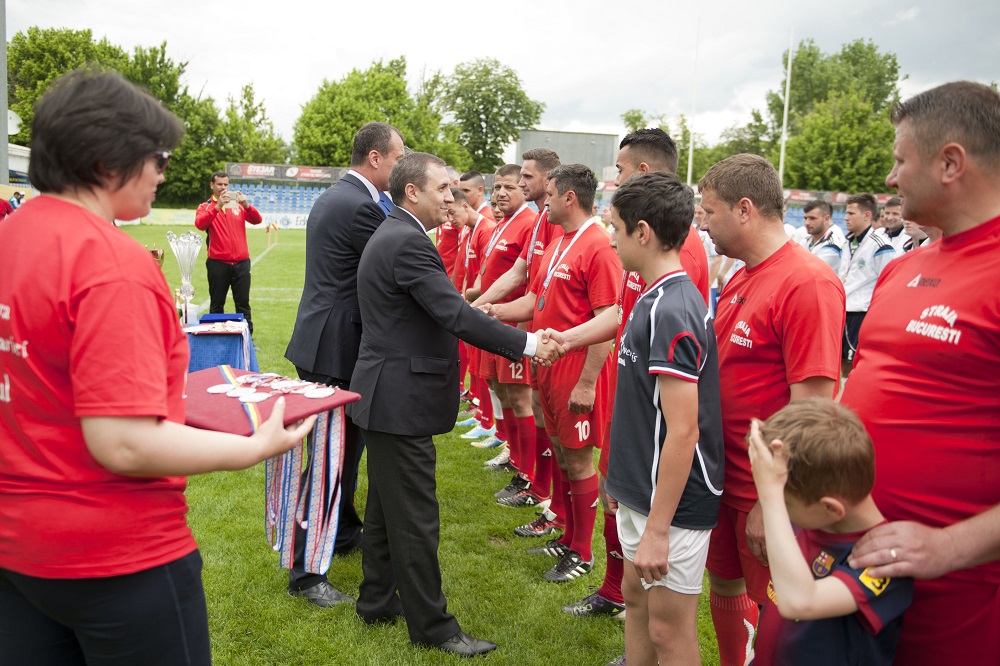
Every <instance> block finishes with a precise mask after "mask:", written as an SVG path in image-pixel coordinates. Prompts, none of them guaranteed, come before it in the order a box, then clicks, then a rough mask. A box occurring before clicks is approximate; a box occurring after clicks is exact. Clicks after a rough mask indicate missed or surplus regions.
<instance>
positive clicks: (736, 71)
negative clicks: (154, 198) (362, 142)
mask: <svg viewBox="0 0 1000 666" xmlns="http://www.w3.org/2000/svg"><path fill="white" fill-rule="evenodd" d="M366 8H368V9H372V10H375V9H377V14H375V13H366V11H365V9H366ZM6 9H7V21H6V31H7V38H8V40H9V39H10V37H11V36H13V35H14V34H16V33H17V32H20V31H24V30H26V29H27V28H28V27H30V26H40V27H58V28H73V29H86V28H89V29H90V30H92V31H93V33H94V36H95V39H100V38H101V37H107V38H108V40H109V41H111V42H112V43H114V44H117V45H119V46H122V47H124V48H125V49H126V50H129V51H131V49H132V48H133V47H134V46H136V45H142V46H152V45H156V44H159V43H160V42H162V41H164V40H165V41H166V42H167V54H168V56H169V57H171V58H172V59H174V60H175V61H178V62H181V61H186V62H187V63H188V67H187V73H186V74H185V78H184V80H183V83H185V84H186V85H187V86H188V87H189V89H190V91H191V92H192V93H193V94H197V93H198V91H201V90H203V91H204V93H205V94H207V95H210V96H212V97H214V98H215V100H216V102H217V105H218V106H219V107H220V108H223V107H224V106H225V104H226V99H227V97H229V96H238V95H239V91H240V88H241V87H242V86H243V85H244V84H246V83H248V82H250V83H253V86H254V89H255V91H256V93H257V95H258V98H259V99H260V98H263V100H264V102H265V104H266V108H267V112H268V114H269V116H270V117H271V119H272V120H273V121H274V124H275V128H276V129H277V130H278V132H279V133H280V134H281V135H282V137H283V138H284V139H285V140H286V141H291V139H292V126H293V124H294V122H295V120H296V118H297V117H298V115H299V113H300V111H301V107H302V105H303V104H304V103H305V102H307V101H308V100H309V99H310V98H311V97H312V96H313V95H314V94H315V92H316V90H317V88H318V87H319V85H320V84H321V83H322V81H323V79H331V80H336V79H339V78H341V77H342V76H344V74H346V73H347V72H349V71H350V70H352V69H355V68H358V69H365V68H367V67H368V66H369V65H370V64H371V63H372V61H374V60H379V59H383V60H386V61H388V60H389V59H392V58H395V57H398V56H400V55H404V56H406V61H407V66H408V75H409V79H410V81H409V83H410V86H411V89H413V88H414V87H415V85H416V83H417V82H418V81H419V79H420V77H421V74H422V73H424V72H427V73H432V72H435V71H439V70H440V71H442V72H444V73H450V72H451V71H452V70H453V69H454V67H455V65H457V64H459V63H461V62H464V61H468V60H472V59H475V58H480V57H493V58H496V59H498V60H500V61H501V62H503V63H505V64H506V65H509V66H510V67H512V68H513V69H514V70H516V71H517V73H518V75H519V76H520V78H521V82H522V85H523V87H524V89H525V91H526V92H527V93H528V95H529V96H531V97H532V98H533V99H536V100H539V101H541V102H543V103H544V104H545V112H544V113H543V115H542V120H541V123H540V124H539V129H546V130H566V131H590V132H604V133H610V134H622V133H624V126H623V125H622V122H621V118H620V115H621V113H622V112H623V111H625V110H627V109H630V108H640V109H643V110H647V111H653V112H656V113H665V114H667V115H668V116H673V115H676V114H680V113H684V114H685V115H687V116H688V117H693V119H694V122H693V126H694V131H695V132H697V133H699V134H702V135H703V136H704V137H705V138H706V139H707V140H708V141H709V142H714V141H715V140H717V139H718V136H719V133H720V132H721V131H722V130H723V129H725V128H726V127H728V126H730V125H732V124H733V123H744V122H746V121H747V120H749V117H750V110H751V109H753V108H763V106H764V95H765V93H766V92H767V91H768V90H770V89H775V88H777V87H778V86H779V85H782V81H783V78H784V72H783V68H782V65H781V54H782V52H783V51H784V50H785V49H787V48H788V43H789V36H790V31H794V37H795V42H796V43H798V42H799V40H801V39H805V38H812V39H814V40H815V41H816V43H817V44H818V45H819V47H820V48H821V49H822V50H823V51H824V52H826V53H831V52H834V51H837V50H839V49H840V46H841V45H842V44H844V43H846V42H849V41H851V40H854V39H857V38H863V39H872V40H874V41H875V42H876V43H877V44H878V46H879V49H880V50H881V51H883V52H885V51H889V52H893V53H895V54H896V56H897V57H898V59H899V64H900V68H901V71H902V73H903V74H904V75H907V76H908V79H907V80H905V81H902V82H901V84H900V88H901V90H902V93H903V96H904V97H907V96H909V95H911V94H914V93H916V92H920V91H922V90H926V89H927V88H930V87H933V86H934V85H937V84H939V83H944V82H946V81H951V80H957V79H972V80H977V81H982V82H984V83H989V82H990V81H995V80H1000V3H998V2H995V1H994V2H988V1H986V0H951V1H949V2H941V1H940V0H936V1H934V2H927V1H926V0H924V1H922V2H917V1H911V2H898V3H897V2H887V1H883V0H841V1H840V2H822V3H820V2H794V1H792V2H788V1H782V2H778V1H776V0H757V1H756V2H746V1H745V0H743V1H740V2H728V1H727V2H710V1H709V2H688V3H685V4H684V5H683V6H681V5H680V3H676V2H650V1H648V0H647V1H646V2H634V1H632V0H613V1H610V2H608V1H605V2H595V1H593V0H575V1H569V0H536V1H535V2H511V3H509V4H507V5H503V4H502V3H501V4H495V3H476V2H472V3H447V4H446V3H429V2H420V1H418V0H382V1H381V2H372V3H370V4H367V3H354V2H351V3H344V2H310V1H309V0H305V1H304V2H264V1H263V0H244V1H243V2H231V3H228V4H227V3H220V2H204V1H201V2H195V1H193V0H169V1H160V2H155V3H154V2H144V1H142V0H139V1H136V0H128V1H126V0H6ZM696 51H697V57H696ZM792 70H793V84H794V64H793V68H792ZM695 96H696V100H695ZM692 104H695V105H696V112H695V113H694V114H693V116H692V112H691V109H692ZM509 152H512V151H509Z"/></svg>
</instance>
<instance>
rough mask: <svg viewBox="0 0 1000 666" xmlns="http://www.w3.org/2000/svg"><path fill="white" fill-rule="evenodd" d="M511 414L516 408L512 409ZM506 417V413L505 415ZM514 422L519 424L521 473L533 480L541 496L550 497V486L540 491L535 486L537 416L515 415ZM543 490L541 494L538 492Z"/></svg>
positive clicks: (518, 442) (518, 441)
mask: <svg viewBox="0 0 1000 666" xmlns="http://www.w3.org/2000/svg"><path fill="white" fill-rule="evenodd" d="M510 412H511V415H513V414H514V410H513V409H512V410H510ZM504 418H506V415H504ZM513 418H514V421H513V423H516V424H517V444H518V446H519V447H520V449H521V453H520V460H521V463H522V465H521V466H520V467H518V469H519V470H521V474H523V475H524V476H525V477H527V479H528V481H530V482H531V489H532V490H534V491H535V495H536V496H538V497H540V498H543V499H544V498H546V497H548V494H547V493H548V488H543V489H541V490H540V491H539V490H538V489H537V488H535V418H534V417H533V416H514V417H513ZM539 492H541V495H539V494H538V493H539Z"/></svg>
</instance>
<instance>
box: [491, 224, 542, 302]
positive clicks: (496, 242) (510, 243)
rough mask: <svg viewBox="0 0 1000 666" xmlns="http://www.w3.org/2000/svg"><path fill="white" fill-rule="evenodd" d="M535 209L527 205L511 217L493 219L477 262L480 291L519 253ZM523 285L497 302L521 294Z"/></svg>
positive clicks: (516, 297)
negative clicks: (490, 231) (494, 220)
mask: <svg viewBox="0 0 1000 666" xmlns="http://www.w3.org/2000/svg"><path fill="white" fill-rule="evenodd" d="M535 216H536V213H535V212H534V211H533V210H531V209H530V208H528V207H527V206H525V207H523V208H521V210H519V211H517V213H516V214H515V215H514V216H513V217H505V218H504V219H503V220H501V221H500V222H498V223H497V225H496V228H495V229H494V230H493V233H492V234H491V235H490V239H489V243H488V244H487V246H486V248H485V250H484V252H483V255H482V262H481V265H480V272H481V273H482V275H483V277H482V280H481V283H482V288H483V291H484V292H485V291H486V290H487V289H489V288H490V286H491V285H492V284H493V283H494V282H496V281H497V279H499V278H500V276H502V275H503V274H504V273H506V272H507V271H509V270H510V269H511V267H512V266H513V265H514V262H515V261H517V258H518V257H519V256H520V254H521V249H522V248H524V246H526V245H527V244H528V242H529V239H530V237H531V229H532V226H533V224H532V223H533V222H534V221H535ZM524 292H525V286H524V285H523V284H522V285H521V286H520V287H518V288H517V289H515V290H514V291H512V292H511V293H509V294H507V295H506V296H505V297H503V298H502V299H500V300H499V301H498V302H499V303H509V302H510V301H514V300H517V299H518V298H520V297H521V296H524Z"/></svg>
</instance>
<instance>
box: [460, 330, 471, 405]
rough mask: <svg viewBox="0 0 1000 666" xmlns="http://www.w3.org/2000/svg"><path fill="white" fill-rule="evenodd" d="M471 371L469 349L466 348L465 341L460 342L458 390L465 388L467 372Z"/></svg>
mask: <svg viewBox="0 0 1000 666" xmlns="http://www.w3.org/2000/svg"><path fill="white" fill-rule="evenodd" d="M468 371H469V350H468V349H466V348H465V343H464V342H462V341H459V343H458V392H459V393H461V392H462V391H464V390H465V373H467V372H468Z"/></svg>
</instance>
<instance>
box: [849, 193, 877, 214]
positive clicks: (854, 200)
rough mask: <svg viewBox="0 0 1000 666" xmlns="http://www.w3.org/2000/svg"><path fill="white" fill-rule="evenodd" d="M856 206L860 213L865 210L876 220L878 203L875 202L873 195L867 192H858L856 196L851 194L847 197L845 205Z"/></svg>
mask: <svg viewBox="0 0 1000 666" xmlns="http://www.w3.org/2000/svg"><path fill="white" fill-rule="evenodd" d="M851 204H856V205H857V206H858V208H860V209H861V212H862V213H863V212H865V211H866V210H867V211H868V212H869V213H871V214H872V219H873V220H877V219H878V211H879V208H878V202H877V201H876V200H875V195H874V194H869V193H868V192H859V193H858V194H852V195H851V196H849V197H847V205H848V206H850V205H851Z"/></svg>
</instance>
